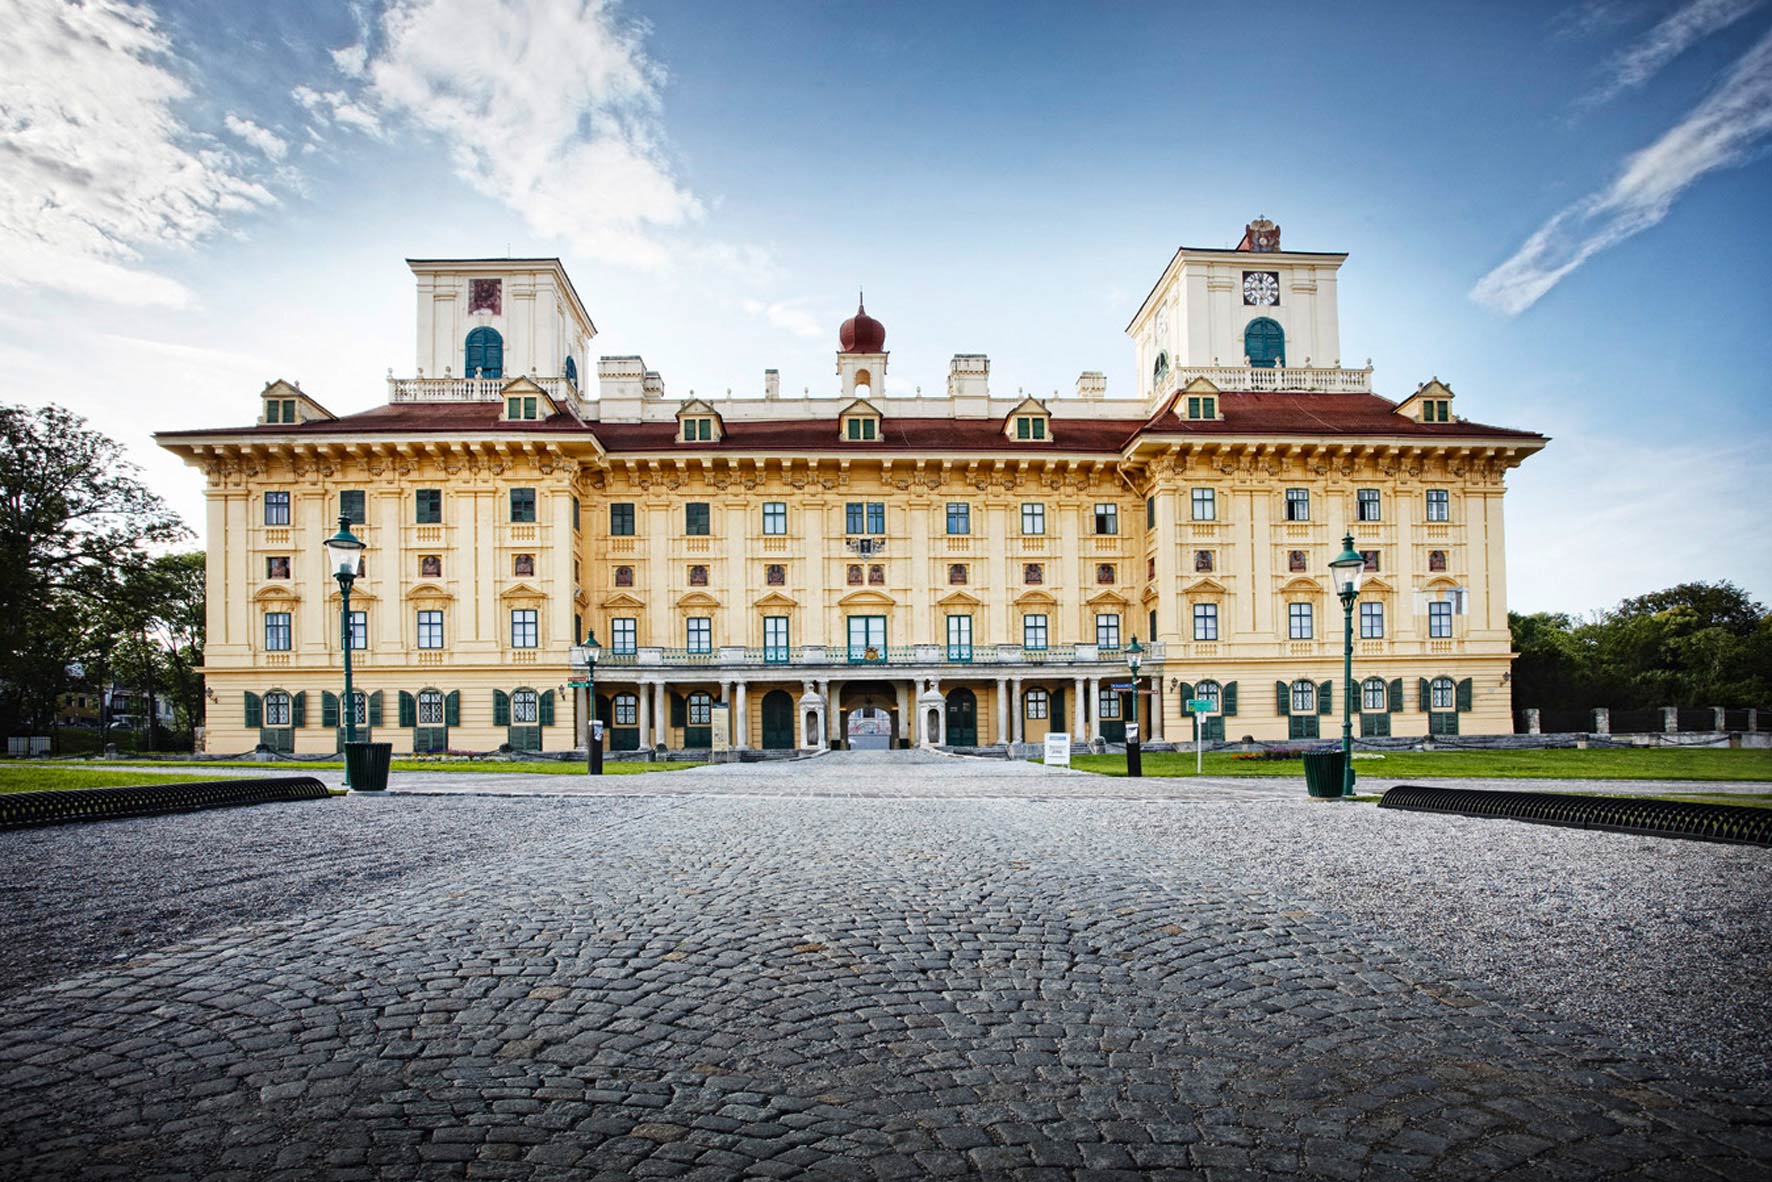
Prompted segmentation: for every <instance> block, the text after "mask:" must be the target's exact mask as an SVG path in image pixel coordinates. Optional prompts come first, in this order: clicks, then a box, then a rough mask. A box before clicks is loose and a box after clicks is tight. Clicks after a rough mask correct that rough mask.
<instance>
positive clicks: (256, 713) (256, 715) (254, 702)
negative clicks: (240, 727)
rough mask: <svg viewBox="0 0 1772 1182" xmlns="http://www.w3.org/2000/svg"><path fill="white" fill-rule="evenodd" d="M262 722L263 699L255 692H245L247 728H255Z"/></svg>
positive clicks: (263, 717) (263, 713)
mask: <svg viewBox="0 0 1772 1182" xmlns="http://www.w3.org/2000/svg"><path fill="white" fill-rule="evenodd" d="M264 724H265V707H264V700H263V699H262V698H260V697H259V696H258V695H257V694H251V693H249V694H247V695H246V726H247V728H248V729H249V730H256V729H257V728H259V727H261V726H263V725H264Z"/></svg>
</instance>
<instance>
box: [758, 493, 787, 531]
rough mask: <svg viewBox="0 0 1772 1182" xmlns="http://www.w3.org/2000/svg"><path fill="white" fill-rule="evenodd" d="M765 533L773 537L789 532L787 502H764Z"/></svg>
mask: <svg viewBox="0 0 1772 1182" xmlns="http://www.w3.org/2000/svg"><path fill="white" fill-rule="evenodd" d="M763 532H764V533H765V534H768V535H770V536H772V537H773V536H779V535H781V534H785V533H787V532H788V503H787V502H786V501H764V502H763Z"/></svg>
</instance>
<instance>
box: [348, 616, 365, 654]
mask: <svg viewBox="0 0 1772 1182" xmlns="http://www.w3.org/2000/svg"><path fill="white" fill-rule="evenodd" d="M351 647H352V648H354V649H366V648H368V647H369V613H368V612H352V613H351Z"/></svg>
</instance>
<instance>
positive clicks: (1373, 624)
mask: <svg viewBox="0 0 1772 1182" xmlns="http://www.w3.org/2000/svg"><path fill="white" fill-rule="evenodd" d="M1360 639H1361V640H1383V639H1384V604H1382V603H1362V604H1361V605H1360Z"/></svg>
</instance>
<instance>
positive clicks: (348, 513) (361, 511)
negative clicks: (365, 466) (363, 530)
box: [338, 488, 369, 525]
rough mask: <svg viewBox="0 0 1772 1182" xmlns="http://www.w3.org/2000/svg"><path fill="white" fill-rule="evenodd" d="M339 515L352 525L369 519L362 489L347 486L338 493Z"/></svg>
mask: <svg viewBox="0 0 1772 1182" xmlns="http://www.w3.org/2000/svg"><path fill="white" fill-rule="evenodd" d="M338 515H339V516H340V517H342V518H344V519H345V520H346V521H348V522H350V523H351V524H352V525H362V524H363V523H364V522H365V521H367V520H368V519H369V514H368V510H367V506H366V505H365V504H364V496H363V490H362V489H360V488H347V489H344V490H343V491H341V492H340V493H339V494H338Z"/></svg>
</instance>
